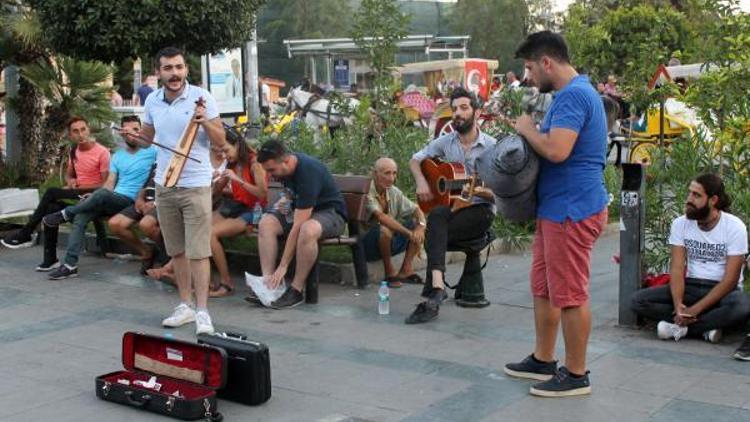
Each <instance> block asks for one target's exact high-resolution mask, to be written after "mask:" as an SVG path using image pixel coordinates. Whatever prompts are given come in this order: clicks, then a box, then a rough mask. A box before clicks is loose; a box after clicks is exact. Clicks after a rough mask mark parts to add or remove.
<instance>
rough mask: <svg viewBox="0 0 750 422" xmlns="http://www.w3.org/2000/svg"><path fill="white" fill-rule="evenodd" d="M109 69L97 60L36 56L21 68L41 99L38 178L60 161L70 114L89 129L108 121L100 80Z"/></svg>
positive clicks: (43, 177) (111, 115) (104, 90)
mask: <svg viewBox="0 0 750 422" xmlns="http://www.w3.org/2000/svg"><path fill="white" fill-rule="evenodd" d="M111 71H112V69H111V68H110V67H109V66H107V65H105V64H103V63H101V62H88V61H83V60H77V59H72V58H69V57H60V58H57V59H55V60H46V59H41V58H40V59H38V60H37V61H36V62H34V63H30V64H27V65H25V66H23V67H22V68H21V76H22V78H23V79H24V80H26V81H28V82H29V83H30V84H32V85H33V86H34V87H35V88H36V89H38V90H39V91H40V92H41V93H42V96H43V97H44V98H45V100H46V101H45V108H44V115H43V118H41V119H40V120H41V122H42V139H43V141H44V142H43V143H42V145H41V148H40V149H41V155H40V157H39V159H38V160H37V162H36V166H37V168H36V171H35V174H36V176H37V177H38V180H40V181H43V180H46V178H47V177H48V176H50V175H51V172H52V170H53V169H55V168H57V166H58V165H59V164H60V157H61V156H62V155H63V154H60V150H61V149H64V147H65V145H66V144H65V142H64V139H65V131H66V129H67V128H66V125H67V122H68V120H69V119H70V118H71V117H73V116H83V117H85V118H86V119H87V120H88V121H89V123H90V124H91V126H92V127H93V128H96V127H100V126H104V125H105V124H106V123H108V122H110V121H112V119H113V118H114V112H113V111H112V107H111V105H110V102H109V96H108V92H109V90H110V88H109V87H107V86H106V85H104V82H106V80H107V79H108V78H109V77H110V75H111Z"/></svg>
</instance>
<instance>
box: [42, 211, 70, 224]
mask: <svg viewBox="0 0 750 422" xmlns="http://www.w3.org/2000/svg"><path fill="white" fill-rule="evenodd" d="M67 221H68V219H67V218H66V216H65V210H62V211H58V212H53V213H52V214H47V215H45V216H44V218H42V223H44V225H45V226H47V227H57V226H59V225H60V224H62V223H65V222H67Z"/></svg>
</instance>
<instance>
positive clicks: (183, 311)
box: [161, 303, 195, 328]
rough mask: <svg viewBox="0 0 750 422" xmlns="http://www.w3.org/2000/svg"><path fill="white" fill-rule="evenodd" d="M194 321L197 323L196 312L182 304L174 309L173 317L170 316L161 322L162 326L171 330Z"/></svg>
mask: <svg viewBox="0 0 750 422" xmlns="http://www.w3.org/2000/svg"><path fill="white" fill-rule="evenodd" d="M193 321H195V311H194V310H193V309H192V308H191V307H190V306H188V305H186V304H184V303H181V304H179V305H178V306H177V307H176V308H174V312H173V313H172V315H170V316H168V317H167V318H165V319H164V321H162V322H161V325H163V326H165V327H170V328H177V327H179V326H181V325H185V324H187V323H188V322H193Z"/></svg>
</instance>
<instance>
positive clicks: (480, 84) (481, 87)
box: [464, 60, 490, 101]
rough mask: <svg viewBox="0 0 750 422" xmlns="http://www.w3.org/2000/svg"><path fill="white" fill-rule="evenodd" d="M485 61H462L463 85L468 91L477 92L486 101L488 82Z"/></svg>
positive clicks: (488, 90)
mask: <svg viewBox="0 0 750 422" xmlns="http://www.w3.org/2000/svg"><path fill="white" fill-rule="evenodd" d="M487 73H488V72H487V62H485V61H482V60H466V61H465V62H464V78H465V80H464V86H466V89H467V90H469V91H470V92H473V93H475V94H477V95H478V96H479V97H481V98H482V99H483V100H485V101H487V97H488V95H489V92H490V82H489V80H488V79H489V77H488V75H487Z"/></svg>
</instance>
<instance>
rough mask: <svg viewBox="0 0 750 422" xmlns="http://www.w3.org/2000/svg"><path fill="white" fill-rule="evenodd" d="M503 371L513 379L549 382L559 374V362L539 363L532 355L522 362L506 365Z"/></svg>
mask: <svg viewBox="0 0 750 422" xmlns="http://www.w3.org/2000/svg"><path fill="white" fill-rule="evenodd" d="M503 371H504V372H505V373H506V374H508V375H510V376H511V377H516V378H528V379H532V380H539V381H547V380H548V379H550V378H552V377H553V376H554V375H555V373H556V372H557V361H552V362H539V361H537V360H536V359H534V354H533V353H532V354H530V355H528V356H527V357H526V359H524V360H522V361H521V362H518V363H509V364H507V365H505V368H503Z"/></svg>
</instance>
